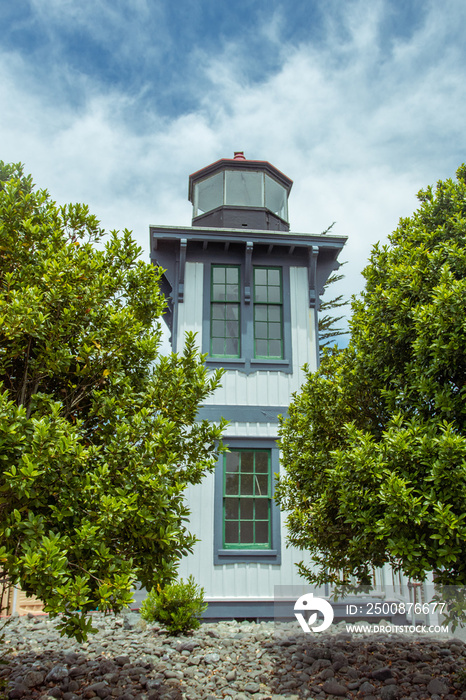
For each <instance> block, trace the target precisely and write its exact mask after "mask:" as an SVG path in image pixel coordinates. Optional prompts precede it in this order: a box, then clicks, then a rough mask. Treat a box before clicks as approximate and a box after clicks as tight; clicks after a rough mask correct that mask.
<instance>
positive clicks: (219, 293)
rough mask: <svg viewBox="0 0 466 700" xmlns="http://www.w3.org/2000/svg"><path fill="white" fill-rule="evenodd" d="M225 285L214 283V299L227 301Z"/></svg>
mask: <svg viewBox="0 0 466 700" xmlns="http://www.w3.org/2000/svg"><path fill="white" fill-rule="evenodd" d="M225 297H226V292H225V285H224V284H222V285H220V284H214V285H213V286H212V301H225Z"/></svg>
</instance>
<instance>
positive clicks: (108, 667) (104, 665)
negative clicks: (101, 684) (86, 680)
mask: <svg viewBox="0 0 466 700" xmlns="http://www.w3.org/2000/svg"><path fill="white" fill-rule="evenodd" d="M116 670H117V667H116V665H115V664H114V663H113V661H111V660H110V659H104V661H101V662H100V664H99V671H100V673H101V675H102V676H104V675H105V674H106V673H115V671H116Z"/></svg>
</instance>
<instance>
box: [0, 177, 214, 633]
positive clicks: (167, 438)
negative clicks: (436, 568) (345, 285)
mask: <svg viewBox="0 0 466 700" xmlns="http://www.w3.org/2000/svg"><path fill="white" fill-rule="evenodd" d="M0 175H1V177H0V542H1V544H0V562H1V563H2V565H3V567H4V570H5V571H6V573H7V575H8V576H9V577H10V579H11V581H12V583H14V584H19V585H20V586H21V587H22V588H23V589H24V590H25V591H26V592H27V593H28V594H33V595H35V596H37V597H38V598H40V599H41V600H43V601H44V603H45V611H46V612H48V613H50V614H51V615H57V614H60V615H61V618H62V620H61V631H62V633H65V634H68V635H72V636H74V637H76V638H77V639H78V640H81V639H83V638H85V637H86V635H87V634H88V632H89V631H91V629H92V628H91V622H90V618H89V617H88V613H89V611H91V610H93V609H96V608H98V609H99V610H101V611H107V610H120V609H121V608H123V607H125V606H127V605H128V604H129V603H130V602H131V599H132V594H131V589H132V585H133V583H134V582H135V581H136V580H137V581H140V582H141V583H142V585H143V586H145V587H146V588H152V586H153V585H154V584H155V582H156V581H160V582H163V583H165V582H168V581H170V580H171V579H172V578H173V577H174V576H175V575H176V569H177V564H178V562H179V560H180V558H181V557H182V556H184V555H185V554H187V553H188V552H191V551H192V548H193V545H194V543H195V541H196V538H195V537H194V536H193V535H192V534H191V533H190V532H189V531H187V529H186V520H187V519H188V515H189V511H188V508H187V506H186V503H185V499H184V491H185V488H186V486H187V485H188V484H197V483H199V482H200V481H201V479H202V478H203V476H204V475H205V474H206V472H208V471H211V470H212V469H213V468H214V465H215V462H216V459H217V452H218V450H219V449H220V450H222V449H223V448H222V446H221V442H220V443H219V440H220V438H221V434H222V430H223V425H222V424H221V425H219V426H214V425H210V424H209V423H208V422H207V421H200V422H196V421H195V418H196V414H197V410H198V407H199V405H200V404H201V403H202V402H203V401H204V400H205V398H206V397H207V396H208V395H209V394H210V393H211V392H212V391H213V390H214V389H215V388H216V387H217V386H218V384H219V380H220V377H221V372H215V373H212V374H210V375H207V372H206V369H205V367H204V365H203V356H200V355H199V353H198V351H197V349H196V347H195V338H194V336H193V335H192V334H191V335H189V334H188V335H187V338H186V343H185V348H184V351H183V352H182V353H180V354H179V355H176V354H171V355H169V356H167V357H162V356H161V355H160V354H159V346H160V334H161V331H160V321H159V319H160V316H161V314H162V313H163V311H164V306H165V301H164V299H163V297H162V295H161V293H160V291H159V285H158V282H159V279H160V276H161V272H162V271H161V270H160V269H158V268H155V267H154V266H152V265H149V264H146V263H144V262H142V261H141V260H140V259H139V256H140V253H141V250H140V248H138V247H137V245H136V244H135V242H134V241H133V240H132V238H131V235H130V232H129V231H126V230H125V231H124V232H123V233H122V234H121V235H118V234H117V232H112V233H111V234H110V235H109V237H108V238H106V239H104V232H103V231H102V230H101V229H100V228H99V222H98V221H97V220H96V219H95V217H93V216H92V215H91V214H89V211H88V208H87V207H86V206H84V205H82V204H75V205H66V206H57V205H56V204H55V202H53V201H52V200H51V199H50V196H49V195H48V193H47V192H46V191H36V190H35V189H34V185H33V183H32V180H31V178H30V177H24V176H23V174H22V170H21V168H20V166H5V165H4V164H3V163H0Z"/></svg>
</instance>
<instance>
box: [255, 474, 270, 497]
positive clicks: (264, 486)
mask: <svg viewBox="0 0 466 700" xmlns="http://www.w3.org/2000/svg"><path fill="white" fill-rule="evenodd" d="M255 482H256V491H255V494H256V496H267V495H268V488H269V477H268V474H256V476H255Z"/></svg>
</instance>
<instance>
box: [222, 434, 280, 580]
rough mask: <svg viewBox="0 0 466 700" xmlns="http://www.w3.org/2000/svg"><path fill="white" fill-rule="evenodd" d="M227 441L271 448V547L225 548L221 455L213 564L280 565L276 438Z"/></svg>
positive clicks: (233, 445) (227, 440)
mask: <svg viewBox="0 0 466 700" xmlns="http://www.w3.org/2000/svg"><path fill="white" fill-rule="evenodd" d="M224 443H225V444H227V445H228V446H229V447H231V449H232V450H269V451H270V473H271V480H270V488H271V501H270V545H271V546H270V547H268V548H265V549H259V548H257V549H256V548H255V549H246V548H245V549H239V548H234V549H225V548H224V547H223V492H224V484H223V478H224V471H223V455H220V457H219V459H218V462H217V466H216V469H215V482H214V566H222V565H224V564H235V563H247V562H258V563H261V564H277V565H280V564H281V536H280V508H279V507H278V505H277V504H276V502H275V500H274V494H275V485H276V484H275V481H276V480H275V477H274V474H275V473H278V472H279V469H280V456H279V449H278V446H277V443H276V441H275V440H274V439H273V438H240V437H238V438H235V437H226V438H225V439H224Z"/></svg>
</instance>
